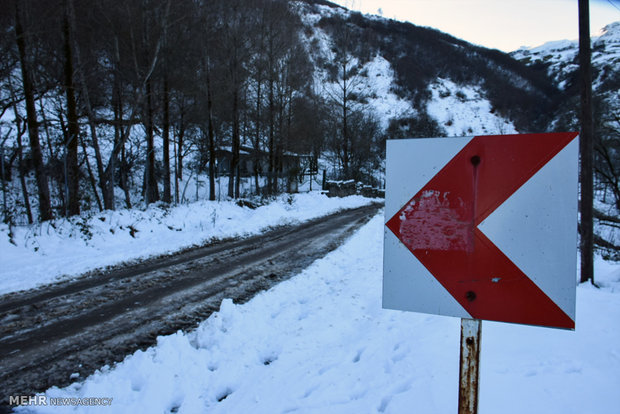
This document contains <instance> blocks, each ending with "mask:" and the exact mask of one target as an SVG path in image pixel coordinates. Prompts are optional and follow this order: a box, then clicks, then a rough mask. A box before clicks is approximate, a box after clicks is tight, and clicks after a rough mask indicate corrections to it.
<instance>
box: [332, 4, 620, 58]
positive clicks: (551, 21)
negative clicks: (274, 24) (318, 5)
mask: <svg viewBox="0 0 620 414" xmlns="http://www.w3.org/2000/svg"><path fill="white" fill-rule="evenodd" d="M331 1H332V2H334V3H337V4H340V5H342V6H345V7H347V8H349V9H352V10H357V11H361V12H362V13H370V14H382V15H383V17H387V18H392V19H397V20H402V21H409V22H411V23H414V24H416V25H419V26H429V27H432V28H435V29H439V30H441V31H442V32H446V33H449V34H451V35H453V36H455V37H458V38H460V39H464V40H466V41H468V42H470V43H474V44H478V45H482V46H486V47H489V48H496V49H500V50H503V51H505V52H511V51H513V50H516V49H518V48H519V47H520V46H539V45H541V44H543V43H545V42H548V41H551V40H563V39H569V40H576V39H577V38H578V37H579V31H578V30H579V26H578V10H577V0H331ZM614 21H620V0H591V1H590V29H591V33H592V35H596V34H597V33H598V32H599V31H600V29H602V28H603V26H605V25H607V24H608V23H611V22H614Z"/></svg>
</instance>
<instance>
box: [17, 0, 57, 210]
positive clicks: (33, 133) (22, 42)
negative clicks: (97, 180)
mask: <svg viewBox="0 0 620 414" xmlns="http://www.w3.org/2000/svg"><path fill="white" fill-rule="evenodd" d="M19 3H20V2H19V1H16V2H15V35H16V43H17V49H18V52H19V61H20V65H21V71H22V83H23V87H24V98H25V100H26V117H27V123H28V139H29V141H30V150H31V152H32V154H31V155H32V161H33V163H34V172H35V177H36V181H37V190H38V195H39V215H40V217H41V221H46V220H51V219H52V209H51V203H50V191H49V187H48V179H47V173H46V172H45V167H44V164H43V155H42V154H41V144H40V142H39V123H38V121H37V113H36V109H35V106H34V90H33V87H32V78H31V76H32V74H31V73H30V68H29V65H28V57H27V52H26V39H25V35H24V29H23V27H22V23H21V15H20V14H21V13H20V10H19Z"/></svg>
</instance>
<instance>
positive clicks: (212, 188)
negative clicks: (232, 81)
mask: <svg viewBox="0 0 620 414" xmlns="http://www.w3.org/2000/svg"><path fill="white" fill-rule="evenodd" d="M209 65H210V62H209V60H208V58H207V134H208V140H209V143H208V145H209V200H211V201H215V163H216V161H217V160H216V155H215V136H214V132H213V116H212V111H213V102H212V100H211V70H210V67H209ZM220 196H221V194H220Z"/></svg>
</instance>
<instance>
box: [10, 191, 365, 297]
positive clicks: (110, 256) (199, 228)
mask: <svg viewBox="0 0 620 414" xmlns="http://www.w3.org/2000/svg"><path fill="white" fill-rule="evenodd" d="M371 201H372V200H370V199H368V198H364V197H361V196H351V197H346V198H328V197H326V196H325V195H322V194H320V193H318V192H313V193H304V194H295V195H290V196H289V195H283V196H280V197H279V198H277V199H276V200H275V201H273V202H271V203H269V204H267V205H264V206H261V207H259V208H257V209H255V210H252V209H250V208H247V207H239V206H237V205H236V204H235V203H234V202H232V201H224V202H219V203H218V202H211V201H198V202H194V203H190V204H184V205H179V206H176V207H159V206H151V207H149V208H148V209H147V210H146V211H140V210H135V209H134V210H118V211H105V212H102V213H94V214H91V215H90V216H88V217H87V216H83V217H78V218H73V219H69V220H67V219H59V220H54V221H50V222H46V223H43V224H39V225H32V226H17V227H13V229H12V230H13V233H14V234H13V235H12V237H11V238H10V237H9V236H10V235H9V228H8V227H7V226H6V225H4V224H2V225H0V252H1V254H2V258H1V260H2V268H1V269H0V294H2V293H7V292H12V291H16V290H21V289H28V288H32V287H35V286H37V285H41V284H44V283H50V282H55V281H58V280H62V279H67V278H70V277H72V276H75V275H79V274H81V273H84V272H87V271H89V270H92V269H95V268H98V267H105V266H109V265H114V264H118V263H121V262H126V261H130V260H135V259H139V258H146V257H149V256H155V255H161V254H166V253H172V252H174V251H178V250H181V249H184V248H188V247H191V246H194V245H200V244H203V243H205V242H208V241H210V240H214V239H221V238H227V237H238V236H248V235H251V234H257V233H260V232H261V231H264V230H265V229H266V228H268V227H271V226H278V225H284V224H293V223H299V222H302V221H305V220H309V219H312V218H315V217H320V216H323V215H326V214H329V213H333V212H335V211H337V210H340V209H345V208H353V207H358V206H361V205H364V204H368V203H369V202H371ZM10 239H12V240H13V241H14V243H15V244H12V243H10Z"/></svg>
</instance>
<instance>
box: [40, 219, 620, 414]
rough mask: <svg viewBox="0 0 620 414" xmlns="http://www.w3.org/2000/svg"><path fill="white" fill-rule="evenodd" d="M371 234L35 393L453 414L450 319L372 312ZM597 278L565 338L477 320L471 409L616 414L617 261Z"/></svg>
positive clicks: (375, 297)
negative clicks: (477, 380) (142, 347)
mask: <svg viewBox="0 0 620 414" xmlns="http://www.w3.org/2000/svg"><path fill="white" fill-rule="evenodd" d="M382 239H383V217H382V216H381V215H378V216H376V217H375V218H374V219H372V220H371V221H370V222H369V223H368V224H367V225H366V226H364V227H363V228H362V229H361V230H359V231H358V232H357V233H356V234H355V235H353V236H352V237H351V238H350V239H349V241H348V242H347V243H346V244H345V245H343V246H341V247H340V248H339V249H337V250H335V251H334V252H332V253H330V254H329V255H327V256H326V257H325V258H323V259H321V260H318V261H316V262H315V263H314V264H313V265H312V266H310V267H309V268H307V269H306V270H305V271H303V272H302V273H300V274H299V275H297V276H295V277H294V278H292V279H289V280H287V281H285V282H283V283H281V284H279V285H278V286H276V287H274V288H273V289H271V290H270V291H268V292H264V293H262V294H260V295H258V296H257V297H255V298H254V299H253V300H251V301H250V302H248V303H246V304H244V305H235V304H233V303H232V302H231V301H230V300H224V301H223V302H222V305H221V309H220V311H219V312H217V313H214V314H213V315H212V316H211V317H210V318H209V319H207V320H206V321H204V322H203V323H202V324H201V325H200V326H199V327H198V329H197V330H196V331H194V332H192V333H182V332H178V333H176V334H174V335H170V336H166V337H160V338H158V344H157V346H155V347H152V348H150V349H148V350H147V351H145V352H142V351H139V352H136V353H135V354H133V355H131V356H128V357H127V358H126V359H125V360H124V361H123V362H122V363H119V364H118V365H117V366H116V367H115V368H113V369H110V368H107V367H106V368H104V369H102V370H101V371H98V372H96V373H95V374H93V375H92V376H91V377H89V378H88V379H86V381H84V382H82V383H75V384H72V385H71V386H69V387H67V388H65V389H58V388H52V389H50V390H48V391H47V393H46V394H47V396H48V397H71V396H74V397H112V398H113V399H114V400H113V403H112V407H111V408H112V409H113V411H114V412H119V413H122V412H127V413H131V412H178V413H201V412H208V413H285V412H289V413H290V412H300V413H317V414H318V413H320V414H323V413H352V414H353V413H355V414H357V413H404V412H419V413H455V412H456V411H457V395H458V358H459V356H458V354H459V320H458V319H457V318H449V317H438V316H431V315H424V314H415V313H405V312H397V311H389V310H382V309H381V269H382ZM597 271H598V273H597V278H598V279H599V280H601V281H603V282H604V285H605V286H606V287H605V288H604V289H602V290H597V289H594V288H592V287H589V286H580V287H579V288H578V293H577V329H576V331H575V332H571V331H561V330H554V329H545V328H537V327H529V326H518V325H509V324H502V323H490V322H484V323H483V328H482V330H483V334H482V337H483V339H482V366H481V372H482V373H481V395H480V412H481V413H523V412H527V413H561V414H567V413H575V414H576V413H612V412H617V410H618V407H619V406H620V405H619V403H620V400H619V397H618V389H619V387H620V332H619V330H618V328H617V327H618V320H620V267H619V266H617V265H615V266H614V265H611V264H605V263H601V262H600V261H599V262H597ZM91 410H92V411H96V410H95V409H91V408H90V407H81V408H80V409H79V410H78V411H80V412H90V411H91ZM105 410H108V411H105ZM109 410H110V407H105V408H101V409H100V410H99V411H101V412H109ZM36 411H37V412H54V413H57V412H63V411H62V410H59V409H57V408H55V407H54V408H50V407H39V408H37V409H36ZM67 411H70V410H68V409H67Z"/></svg>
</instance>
